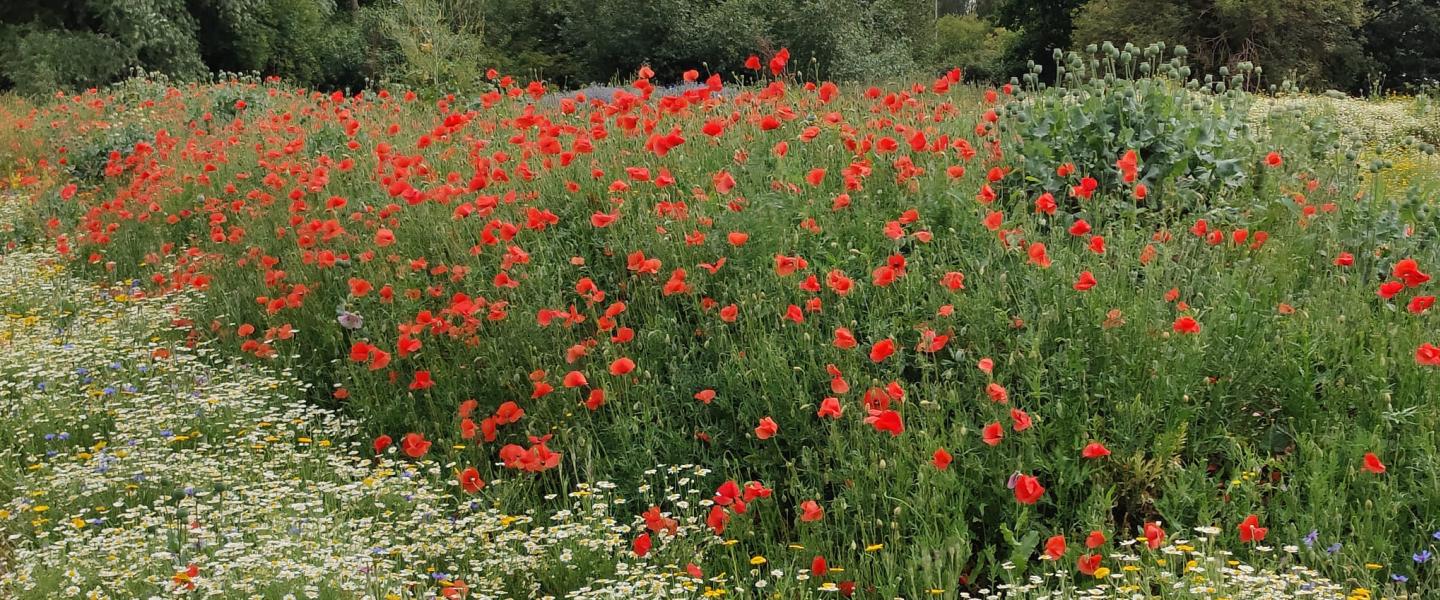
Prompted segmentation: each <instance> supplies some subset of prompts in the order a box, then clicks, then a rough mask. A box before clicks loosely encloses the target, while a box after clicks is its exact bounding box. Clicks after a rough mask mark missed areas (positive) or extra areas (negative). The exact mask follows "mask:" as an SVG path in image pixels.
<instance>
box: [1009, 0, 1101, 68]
mask: <svg viewBox="0 0 1440 600" xmlns="http://www.w3.org/2000/svg"><path fill="white" fill-rule="evenodd" d="M1083 4H1085V0H1000V4H999V6H997V7H996V10H995V22H996V23H997V24H998V25H1000V26H1002V27H1006V28H1009V29H1010V30H1011V31H1015V32H1018V33H1019V39H1017V40H1016V41H1015V45H1014V46H1013V48H1012V50H1011V52H1012V53H1013V55H1014V56H1015V59H1016V61H1017V62H1018V63H1019V64H1021V65H1023V64H1024V63H1025V61H1027V60H1033V61H1035V62H1036V63H1038V64H1041V65H1047V69H1048V68H1049V66H1048V65H1052V64H1053V63H1054V61H1053V59H1052V52H1053V51H1054V49H1056V48H1060V49H1069V48H1070V47H1071V43H1070V34H1071V32H1072V31H1074V16H1075V11H1076V10H1077V9H1079V8H1080V7H1081V6H1082V5H1083Z"/></svg>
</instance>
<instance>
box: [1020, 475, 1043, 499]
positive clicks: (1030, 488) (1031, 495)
mask: <svg viewBox="0 0 1440 600" xmlns="http://www.w3.org/2000/svg"><path fill="white" fill-rule="evenodd" d="M1044 495H1045V486H1043V485H1040V480H1039V479H1036V478H1035V477H1033V476H1031V475H1020V476H1018V477H1016V478H1015V501H1016V502H1019V503H1021V504H1034V503H1036V502H1039V501H1040V497H1041V496H1044Z"/></svg>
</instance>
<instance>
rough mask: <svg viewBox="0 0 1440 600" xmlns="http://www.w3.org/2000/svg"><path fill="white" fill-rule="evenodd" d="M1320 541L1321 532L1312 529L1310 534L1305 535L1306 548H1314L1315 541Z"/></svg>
mask: <svg viewBox="0 0 1440 600" xmlns="http://www.w3.org/2000/svg"><path fill="white" fill-rule="evenodd" d="M1318 539H1320V530H1319V529H1311V530H1310V533H1307V534H1305V547H1306V548H1309V547H1311V546H1314V545H1315V541H1316V540H1318Z"/></svg>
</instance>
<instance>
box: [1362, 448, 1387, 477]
mask: <svg viewBox="0 0 1440 600" xmlns="http://www.w3.org/2000/svg"><path fill="white" fill-rule="evenodd" d="M1364 464H1365V470H1366V471H1369V472H1371V473H1374V474H1376V475H1380V474H1382V473H1384V472H1385V463H1382V462H1380V457H1378V456H1375V453H1374V452H1366V453H1365V462H1364Z"/></svg>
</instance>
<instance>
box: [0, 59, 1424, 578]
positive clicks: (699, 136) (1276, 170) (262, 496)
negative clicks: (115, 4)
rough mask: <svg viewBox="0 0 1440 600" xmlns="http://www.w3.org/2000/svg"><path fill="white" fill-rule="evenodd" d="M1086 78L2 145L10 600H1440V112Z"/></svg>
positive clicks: (319, 101)
mask: <svg viewBox="0 0 1440 600" xmlns="http://www.w3.org/2000/svg"><path fill="white" fill-rule="evenodd" d="M1054 58H1055V60H1054V62H1053V63H1052V64H1047V65H1038V64H1034V63H1031V64H1030V65H1029V68H1028V70H1027V71H1026V73H1025V74H1024V75H1023V76H1022V77H1017V78H1016V79H1014V80H1013V81H1012V82H1011V83H1009V84H1005V85H999V86H986V85H975V84H971V83H967V82H965V81H964V79H963V73H962V72H961V70H960V69H953V70H949V71H946V72H944V73H940V74H935V75H933V76H931V77H924V78H920V77H916V78H909V79H904V80H895V81H888V82H875V83H864V84H856V83H835V82H830V81H825V80H814V79H811V78H807V77H805V76H803V75H802V74H800V73H797V68H796V65H795V64H794V61H792V59H791V57H790V55H789V52H787V51H786V50H784V49H778V50H775V51H768V52H757V53H756V54H754V55H751V56H749V58H748V60H746V61H745V67H744V68H743V69H741V70H739V71H736V72H725V73H720V72H709V71H706V70H703V68H702V67H703V66H702V65H696V66H695V68H694V70H690V71H686V72H684V73H683V75H682V76H681V77H680V78H679V79H678V80H677V81H675V82H673V85H672V84H670V82H665V85H662V83H661V82H659V81H656V80H655V79H656V78H655V74H654V73H653V72H652V71H651V70H650V69H649V68H648V67H645V66H638V67H637V69H636V70H635V72H634V73H633V77H632V78H631V79H630V80H629V81H628V82H625V83H623V84H621V85H618V86H613V87H609V88H589V89H584V90H578V91H577V90H570V91H565V90H560V89H558V88H557V87H555V86H554V85H553V84H547V83H545V82H541V81H528V80H525V79H523V78H516V77H512V76H509V75H506V74H504V73H497V72H495V71H493V70H492V71H490V72H489V73H486V74H485V78H486V81H487V82H488V83H487V84H486V85H487V90H486V91H485V92H483V93H479V94H466V95H440V96H436V95H433V94H426V93H424V92H421V93H416V92H415V91H409V90H405V89H398V88H397V89H385V88H377V89H368V90H366V91H363V92H357V93H351V94H346V93H343V92H317V91H312V90H309V89H306V88H303V87H299V86H296V85H292V84H288V83H286V82H285V81H282V80H279V79H274V78H271V79H259V78H251V77H225V78H218V79H216V80H214V81H210V82H206V83H183V84H182V83H172V82H169V81H167V80H165V79H163V78H137V79H131V80H128V81H126V82H124V83H121V84H118V85H115V86H110V87H105V88H100V89H95V90H90V91H87V92H83V93H75V94H69V93H58V94H55V95H54V96H52V97H48V98H44V99H38V100H22V99H19V98H12V97H6V98H4V99H3V100H0V125H3V127H0V177H4V183H3V185H0V188H3V189H0V244H4V252H3V254H0V308H3V313H4V315H3V319H0V534H3V537H0V540H3V541H0V595H4V596H5V597H15V598H152V597H153V598H161V597H204V598H334V599H348V598H365V599H373V600H381V599H385V600H389V599H411V598H427V599H428V598H444V599H450V600H454V599H463V598H577V599H578V598H627V599H629V598H688V597H708V598H715V597H732V598H787V599H788V598H828V597H841V598H886V599H889V598H930V597H937V598H1230V599H1240V598H1304V597H1313V598H1357V599H1369V598H1386V597H1388V598H1432V597H1437V596H1440V575H1437V569H1440V566H1437V565H1440V559H1436V558H1434V555H1435V553H1437V552H1440V448H1437V441H1440V433H1437V428H1440V347H1437V345H1440V327H1437V320H1436V319H1440V315H1437V310H1440V309H1436V308H1434V306H1433V305H1434V303H1435V296H1436V290H1437V289H1440V282H1437V281H1435V280H1434V279H1433V277H1432V274H1434V273H1437V272H1440V204H1437V203H1436V200H1437V194H1440V175H1437V173H1440V159H1437V157H1436V156H1435V147H1434V145H1435V144H1436V143H1440V107H1434V106H1432V105H1431V101H1430V100H1429V99H1427V97H1425V96H1417V97H1413V98H1412V97H1406V98H1395V99H1390V100H1386V101H1383V102H1382V101H1360V100H1350V99H1342V98H1329V97H1326V96H1324V95H1311V94H1304V93H1301V92H1299V91H1298V90H1296V89H1294V88H1293V87H1292V86H1270V85H1268V84H1264V83H1262V82H1263V81H1266V80H1265V79H1263V77H1264V70H1263V67H1262V66H1257V65H1253V64H1250V63H1240V64H1238V65H1235V66H1233V67H1228V68H1224V69H1221V70H1219V71H1217V72H1214V73H1201V72H1199V71H1198V69H1195V68H1193V67H1192V66H1191V61H1190V57H1189V56H1188V52H1187V51H1186V49H1185V48H1184V47H1182V46H1174V47H1171V46H1167V45H1165V44H1155V45H1151V46H1145V47H1138V46H1134V45H1130V44H1122V45H1119V46H1117V45H1113V44H1109V43H1106V44H1102V45H1092V46H1091V47H1089V48H1085V49H1084V50H1082V51H1076V52H1060V51H1056V54H1055V57H1054Z"/></svg>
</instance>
